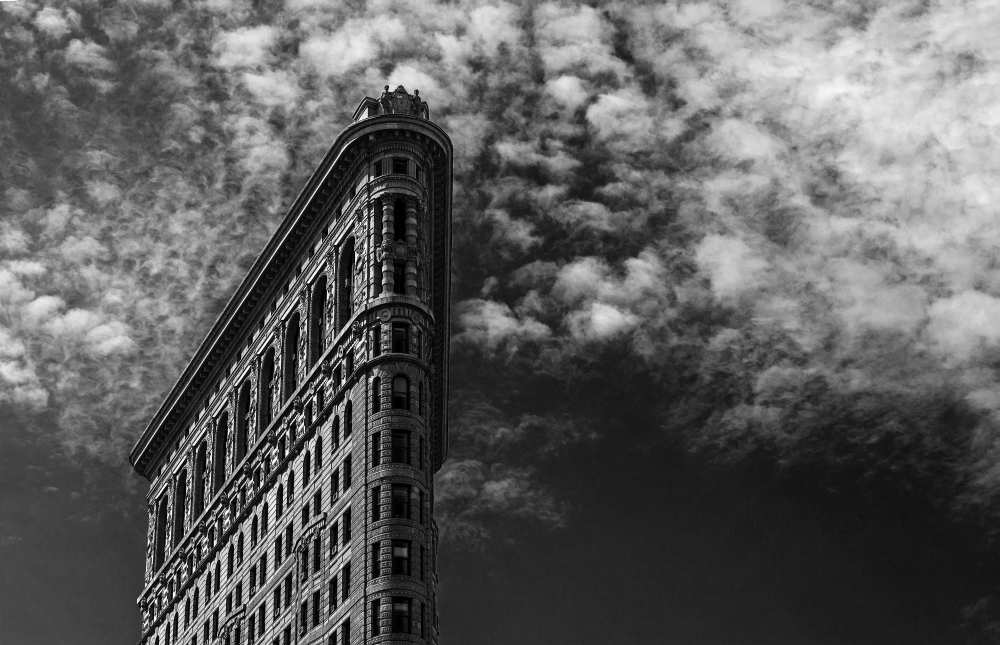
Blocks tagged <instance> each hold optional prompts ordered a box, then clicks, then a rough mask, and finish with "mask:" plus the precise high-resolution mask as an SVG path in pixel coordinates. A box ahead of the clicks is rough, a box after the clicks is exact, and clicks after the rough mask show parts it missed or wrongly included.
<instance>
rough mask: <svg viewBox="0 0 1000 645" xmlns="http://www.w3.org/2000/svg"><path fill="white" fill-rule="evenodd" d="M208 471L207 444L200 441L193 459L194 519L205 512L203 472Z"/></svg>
mask: <svg viewBox="0 0 1000 645" xmlns="http://www.w3.org/2000/svg"><path fill="white" fill-rule="evenodd" d="M207 469H208V443H207V442H204V441H202V442H201V445H200V446H198V452H197V453H195V458H194V517H198V516H199V515H201V512H202V511H203V510H205V484H206V483H207V482H206V481H205V470H207Z"/></svg>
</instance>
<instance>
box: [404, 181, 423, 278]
mask: <svg viewBox="0 0 1000 645" xmlns="http://www.w3.org/2000/svg"><path fill="white" fill-rule="evenodd" d="M406 246H407V253H406V293H407V294H409V295H411V296H414V297H418V298H419V297H420V292H419V290H418V280H417V260H418V257H417V254H418V247H417V200H415V199H408V200H406Z"/></svg>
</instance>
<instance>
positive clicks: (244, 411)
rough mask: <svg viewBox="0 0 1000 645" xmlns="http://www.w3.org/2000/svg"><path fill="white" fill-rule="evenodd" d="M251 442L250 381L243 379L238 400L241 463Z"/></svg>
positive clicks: (238, 449)
mask: <svg viewBox="0 0 1000 645" xmlns="http://www.w3.org/2000/svg"><path fill="white" fill-rule="evenodd" d="M249 443H250V381H249V380H246V381H243V385H241V386H240V396H239V398H238V399H237V402H236V462H235V463H237V464H238V463H240V462H241V461H243V458H244V457H245V456H246V454H247V444H249Z"/></svg>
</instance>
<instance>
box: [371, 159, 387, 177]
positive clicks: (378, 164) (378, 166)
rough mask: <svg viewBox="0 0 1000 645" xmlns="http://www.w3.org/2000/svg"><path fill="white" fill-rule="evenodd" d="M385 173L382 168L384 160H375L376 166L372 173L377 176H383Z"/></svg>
mask: <svg viewBox="0 0 1000 645" xmlns="http://www.w3.org/2000/svg"><path fill="white" fill-rule="evenodd" d="M384 174H385V172H384V171H383V170H382V160H381V159H379V160H378V161H376V162H375V164H374V168H372V175H374V176H375V177H381V176H382V175H384Z"/></svg>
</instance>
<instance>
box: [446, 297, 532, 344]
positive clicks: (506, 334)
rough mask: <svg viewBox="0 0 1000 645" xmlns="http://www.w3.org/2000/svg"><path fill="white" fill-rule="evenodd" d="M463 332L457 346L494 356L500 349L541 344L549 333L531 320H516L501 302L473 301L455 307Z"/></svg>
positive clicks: (510, 310) (514, 315) (521, 318)
mask: <svg viewBox="0 0 1000 645" xmlns="http://www.w3.org/2000/svg"><path fill="white" fill-rule="evenodd" d="M458 320H459V325H460V326H461V329H462V331H461V332H460V333H459V334H458V335H456V337H455V340H456V341H457V342H465V343H470V344H473V345H476V346H479V347H483V348H485V349H486V350H488V351H489V352H495V351H497V350H498V349H500V348H502V347H508V348H516V347H517V346H519V345H521V344H522V343H525V342H532V341H538V340H543V339H545V338H547V337H548V336H549V335H550V334H551V330H550V329H549V328H548V327H547V326H546V325H545V324H543V323H541V322H539V321H537V320H534V319H533V318H531V317H530V316H525V317H519V316H518V315H517V314H515V313H514V311H513V310H512V309H511V308H510V306H509V305H506V304H504V303H502V302H495V301H492V300H482V299H472V300H466V301H464V302H462V303H460V304H459V305H458Z"/></svg>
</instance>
